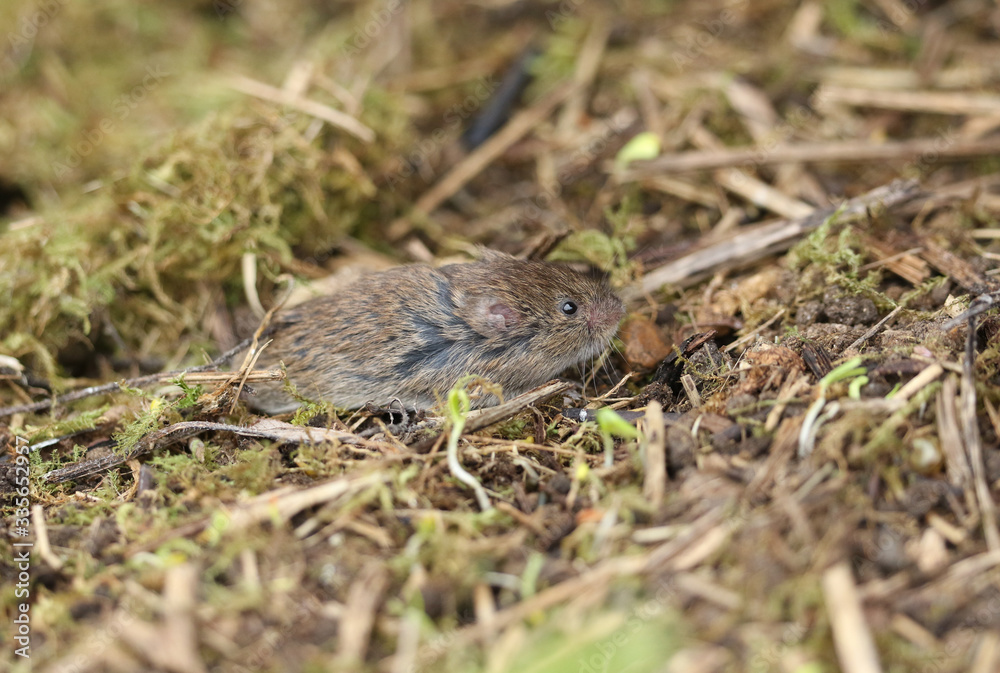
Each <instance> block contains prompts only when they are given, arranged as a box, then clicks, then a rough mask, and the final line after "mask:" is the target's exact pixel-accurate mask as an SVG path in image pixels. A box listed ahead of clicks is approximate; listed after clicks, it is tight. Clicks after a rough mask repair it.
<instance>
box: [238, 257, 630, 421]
mask: <svg viewBox="0 0 1000 673" xmlns="http://www.w3.org/2000/svg"><path fill="white" fill-rule="evenodd" d="M567 302H572V303H573V304H575V306H576V310H575V311H573V310H572V307H571V306H569V305H567ZM624 311H625V307H624V304H623V303H622V300H621V299H619V298H618V296H617V295H616V294H615V293H614V292H613V291H612V290H611V289H610V288H609V287H608V286H607V285H606V284H605V283H603V282H601V281H599V280H596V279H594V278H591V277H589V276H586V275H583V274H580V273H577V272H576V271H573V270H571V269H568V268H566V267H564V266H560V265H557V264H550V263H546V262H535V261H523V260H518V259H515V258H514V257H511V256H509V255H505V254H503V253H499V252H494V251H484V252H483V258H482V259H481V260H479V261H477V262H471V263H468V264H452V265H449V266H444V267H441V268H437V269H435V268H433V267H430V266H424V265H413V266H402V267H398V268H395V269H391V270H389V271H385V272H382V273H377V274H373V275H371V276H366V277H364V278H362V279H361V280H359V281H358V282H356V283H354V284H353V285H351V286H350V287H348V288H347V289H346V290H344V291H342V292H340V293H339V294H337V295H336V296H331V297H319V298H317V299H313V300H311V301H308V302H306V303H304V304H301V305H299V306H296V307H295V308H292V309H289V310H288V311H285V312H283V313H279V314H278V317H277V319H276V327H277V329H276V331H275V333H274V341H273V343H272V344H271V345H270V346H269V347H268V348H267V349H266V350H265V351H264V353H263V355H262V357H261V360H260V361H259V362H258V366H265V367H274V366H277V365H278V363H279V361H280V362H283V363H284V364H285V367H286V368H287V371H288V377H289V378H290V379H291V381H292V382H293V383H294V384H295V386H296V388H297V389H298V391H299V393H300V394H302V395H304V396H305V397H307V398H310V399H319V400H328V401H330V402H333V403H334V404H336V405H337V406H340V407H346V408H356V407H360V406H362V405H364V404H365V403H366V402H369V401H371V402H375V403H378V404H386V403H388V402H389V401H390V400H392V399H393V398H398V399H399V400H400V401H402V402H403V404H404V405H406V406H407V407H410V408H429V407H431V406H433V405H434V404H435V403H436V402H437V401H438V400H439V399H441V398H442V397H443V395H444V394H446V393H447V391H448V390H449V389H450V388H451V387H452V386H453V385H454V384H455V382H456V381H457V380H458V379H459V378H461V377H462V376H464V375H466V374H478V375H480V376H482V377H484V378H486V379H489V380H490V381H493V382H494V383H499V384H500V385H501V386H502V387H503V392H504V394H505V395H507V396H510V395H516V394H518V393H520V392H523V391H525V390H528V389H530V388H532V387H534V386H536V385H538V384H540V383H544V382H545V381H547V380H549V379H551V378H552V377H554V376H556V375H557V374H559V373H560V372H561V371H563V370H564V369H566V368H567V367H569V366H571V365H573V364H576V363H578V362H581V361H583V360H586V359H588V358H591V357H593V356H595V355H597V354H599V353H601V352H602V351H603V350H604V349H605V348H606V347H607V345H608V343H609V341H610V339H611V337H612V336H614V333H615V330H616V329H617V327H618V323H619V322H620V320H621V318H622V316H623V315H624ZM495 402H496V400H495V399H493V398H492V396H490V397H489V398H486V399H485V400H483V401H482V402H481V404H490V403H495ZM251 404H252V405H253V406H254V407H256V408H258V409H260V410H262V411H266V412H269V413H280V412H284V411H289V410H291V409H294V408H295V407H296V406H297V402H295V400H293V399H292V398H291V397H290V396H289V395H287V394H286V393H285V392H283V391H282V388H281V385H280V384H278V385H275V384H266V385H261V386H259V387H258V394H257V396H256V397H255V398H253V399H252V400H251Z"/></svg>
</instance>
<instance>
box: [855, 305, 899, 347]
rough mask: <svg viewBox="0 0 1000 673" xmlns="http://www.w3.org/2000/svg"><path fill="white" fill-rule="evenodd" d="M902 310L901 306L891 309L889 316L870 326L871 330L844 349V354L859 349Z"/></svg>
mask: <svg viewBox="0 0 1000 673" xmlns="http://www.w3.org/2000/svg"><path fill="white" fill-rule="evenodd" d="M902 310H903V306H902V304H901V305H899V306H897V307H896V308H894V309H892V311H890V312H889V315H887V316H886V317H884V318H882V319H881V320H879V321H878V322H877V323H875V324H874V325H872V327H871V329H869V330H868V331H867V332H865V333H864V334H862V335H861V336H859V337H858V338H857V340H855V342H854V343H852V344H851V345H850V346H848V347H847V348H846V349H845V351H844V352H845V353H846V352H847V351H853V350H856V349H858V348H860V347H861V346H862V344H864V343H865V342H866V341H868V340H869V339H871V338H872V337H873V336H875V335H876V334H878V332H879V330H881V329H882V327H884V326H885V325H886V323H888V322H889V321H890V320H892V319H893V318H895V317H896V316H897V315H899V312H900V311H902Z"/></svg>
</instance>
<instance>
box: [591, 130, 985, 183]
mask: <svg viewBox="0 0 1000 673" xmlns="http://www.w3.org/2000/svg"><path fill="white" fill-rule="evenodd" d="M932 152H933V153H935V154H936V156H938V157H939V158H940V159H958V158H966V157H979V156H989V155H992V154H996V153H998V152H1000V138H985V139H982V140H971V141H958V142H955V143H953V144H951V145H947V144H942V142H941V139H940V138H917V139H914V140H904V141H900V142H887V143H883V144H881V145H873V144H872V143H870V142H868V141H854V142H829V143H801V144H799V145H779V146H777V147H773V148H769V149H768V150H767V151H763V150H761V149H760V148H754V147H746V148H739V149H726V150H710V151H704V150H701V151H693V152H679V153H676V154H665V155H663V156H661V157H659V158H656V159H650V160H648V161H636V162H634V163H633V164H632V165H633V168H632V170H629V171H627V172H625V173H623V174H622V175H621V180H622V182H629V181H633V180H641V179H643V178H647V177H650V176H653V175H662V174H664V173H683V172H686V171H698V170H707V169H714V168H727V167H735V166H744V165H748V164H749V165H751V166H755V167H757V166H774V165H776V164H788V163H817V162H823V161H845V162H858V163H867V162H875V161H892V160H905V159H915V158H917V157H919V156H921V155H924V154H929V153H932ZM607 170H608V171H609V172H611V171H613V170H614V169H613V167H608V169H607Z"/></svg>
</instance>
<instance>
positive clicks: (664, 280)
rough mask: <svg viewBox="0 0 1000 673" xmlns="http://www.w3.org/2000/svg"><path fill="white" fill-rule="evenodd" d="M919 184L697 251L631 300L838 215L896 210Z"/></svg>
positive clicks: (740, 260) (739, 260) (649, 279)
mask: <svg viewBox="0 0 1000 673" xmlns="http://www.w3.org/2000/svg"><path fill="white" fill-rule="evenodd" d="M918 190H919V184H918V183H917V181H916V180H896V181H894V182H892V183H890V184H888V185H883V186H882V187H878V188H876V189H873V190H871V191H870V192H868V193H867V194H863V195H861V196H858V197H856V198H853V199H850V200H849V201H847V202H846V203H844V204H843V205H842V206H840V207H838V208H825V209H823V210H817V211H815V212H814V213H813V214H811V215H808V216H807V217H803V218H799V219H796V220H779V221H777V222H771V223H768V224H764V225H761V226H759V227H755V228H754V229H752V230H750V231H746V232H744V233H741V234H738V235H736V236H733V237H732V238H730V239H729V240H728V241H723V242H721V243H717V244H715V245H711V246H709V247H707V248H703V249H701V250H697V251H695V252H692V253H691V254H689V255H685V256H684V257H682V258H680V259H678V260H675V261H673V262H671V263H669V264H666V265H665V266H661V267H660V268H658V269H654V270H653V271H650V272H649V273H648V274H646V275H645V276H644V277H643V279H642V282H641V283H640V286H639V289H638V290H633V291H632V292H631V293H629V292H626V293H625V294H628V295H629V296H628V297H627V299H628V298H632V297H634V296H642V295H644V294H649V293H652V292H655V291H657V290H659V289H660V288H661V287H663V286H664V285H668V284H671V283H674V284H693V283H695V282H698V280H700V279H701V278H703V277H704V276H705V275H706V274H709V273H712V272H713V271H714V270H715V269H717V268H719V267H722V266H732V265H736V264H739V265H742V264H748V263H750V262H752V261H755V260H757V259H760V258H761V257H765V256H767V255H769V254H773V253H775V252H778V251H781V250H785V249H787V248H789V247H791V246H792V244H793V243H794V242H795V241H797V240H798V239H799V238H800V237H801V236H802V235H803V234H806V233H808V232H810V231H812V230H813V229H815V228H817V227H818V226H820V225H821V224H823V222H824V221H826V220H827V219H828V218H829V217H831V216H833V215H835V214H838V219H839V221H843V220H848V219H854V218H859V217H864V216H867V214H868V212H869V211H870V210H872V209H873V208H878V207H883V208H892V207H893V206H896V205H898V204H900V203H903V202H905V201H907V200H909V199H911V198H913V197H914V196H916V194H917V193H918Z"/></svg>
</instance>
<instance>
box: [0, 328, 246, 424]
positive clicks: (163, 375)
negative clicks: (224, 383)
mask: <svg viewBox="0 0 1000 673" xmlns="http://www.w3.org/2000/svg"><path fill="white" fill-rule="evenodd" d="M252 342H253V339H252V338H251V339H244V340H243V341H241V342H240V343H238V344H236V346H234V347H233V348H230V349H229V350H228V351H226V352H225V353H223V354H222V355H220V356H219V357H217V358H215V359H214V360H212V361H211V362H209V363H207V364H203V365H198V366H197V367H188V368H187V369H181V370H179V371H173V372H159V373H157V374H148V375H146V376H139V377H136V378H134V379H125V380H124V381H114V382H112V383H103V384H101V385H99V386H90V387H89V388H81V389H80V390H73V391H71V392H68V393H64V394H62V395H57V396H56V397H54V398H50V399H47V400H42V401H40V402H33V403H31V404H20V405H17V406H14V407H3V408H0V418H3V417H4V416H13V415H14V414H30V413H35V412H38V411H45V410H46V409H49V408H51V407H53V406H56V405H60V404H66V403H67V402H74V401H76V400H82V399H83V398H85V397H91V396H93V395H103V394H104V393H115V392H118V391H119V390H121V389H122V388H123V387H125V388H141V387H142V386H148V385H151V384H153V383H159V382H160V381H165V380H166V379H172V378H175V377H177V376H184V375H185V374H191V373H193V372H204V371H208V370H209V369H213V368H215V367H218V366H219V365H221V364H223V363H224V362H226V361H227V360H229V359H230V358H232V357H233V356H234V355H236V354H237V353H239V352H241V351H243V350H245V349H246V348H247V347H248V346H249V345H250V344H251V343H252Z"/></svg>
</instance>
